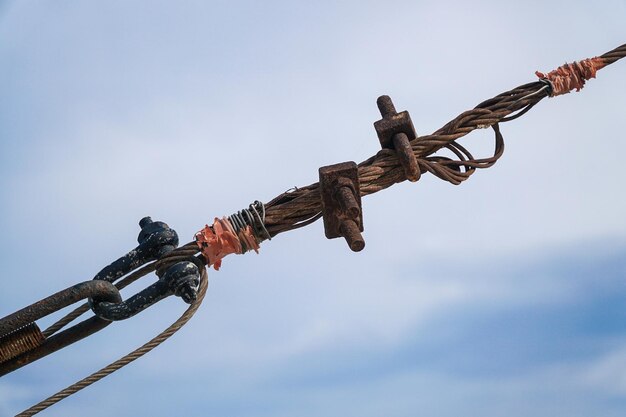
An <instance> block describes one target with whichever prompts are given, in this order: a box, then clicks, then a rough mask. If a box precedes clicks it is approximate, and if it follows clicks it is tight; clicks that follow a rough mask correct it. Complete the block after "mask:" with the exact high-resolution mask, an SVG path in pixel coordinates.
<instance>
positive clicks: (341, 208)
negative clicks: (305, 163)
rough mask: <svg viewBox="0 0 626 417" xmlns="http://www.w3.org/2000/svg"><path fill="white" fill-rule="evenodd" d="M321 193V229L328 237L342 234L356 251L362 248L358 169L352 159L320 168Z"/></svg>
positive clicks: (363, 245) (363, 243) (363, 244)
mask: <svg viewBox="0 0 626 417" xmlns="http://www.w3.org/2000/svg"><path fill="white" fill-rule="evenodd" d="M319 175H320V193H321V197H322V207H323V215H324V231H325V233H326V237H327V238H328V239H334V238H336V237H343V238H345V239H346V242H348V246H350V249H352V250H353V251H355V252H358V251H361V250H363V248H364V247H365V240H364V239H363V236H361V232H362V231H363V216H362V210H361V195H360V190H359V171H358V168H357V165H356V164H355V163H354V162H343V163H340V164H335V165H329V166H325V167H322V168H320V170H319Z"/></svg>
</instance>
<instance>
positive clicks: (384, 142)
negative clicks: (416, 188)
mask: <svg viewBox="0 0 626 417" xmlns="http://www.w3.org/2000/svg"><path fill="white" fill-rule="evenodd" d="M376 104H377V105H378V109H379V110H380V114H381V116H383V118H382V119H381V120H378V121H377V122H374V129H376V133H377V134H378V140H379V141H380V146H381V147H382V148H386V149H394V150H395V151H396V153H397V154H398V160H399V161H400V165H402V169H403V170H404V174H405V175H406V178H407V179H408V180H409V181H412V182H415V181H417V180H419V178H420V175H421V173H420V169H419V166H418V164H417V158H415V154H414V153H413V149H412V148H411V141H412V140H413V139H416V138H417V133H415V127H413V121H412V120H411V116H410V115H409V112H408V111H406V110H405V111H403V112H400V113H397V112H396V108H395V106H394V105H393V102H392V101H391V98H390V97H389V96H380V97H378V100H376Z"/></svg>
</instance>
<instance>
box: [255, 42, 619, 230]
mask: <svg viewBox="0 0 626 417" xmlns="http://www.w3.org/2000/svg"><path fill="white" fill-rule="evenodd" d="M624 56H626V44H624V45H621V46H619V47H617V48H615V49H613V50H612V51H609V52H607V53H605V54H603V55H601V56H599V57H598V58H599V59H600V60H601V61H602V62H603V63H604V66H606V65H610V64H612V63H614V62H616V61H617V60H619V59H622V58H624ZM551 92H552V88H551V85H550V83H549V82H546V81H543V80H540V81H535V82H532V83H528V84H524V85H521V86H519V87H517V88H514V89H512V90H510V91H507V92H504V93H502V94H498V95H497V96H495V97H493V98H491V99H489V100H485V101H483V102H482V103H480V104H478V105H477V106H476V107H475V108H473V109H472V110H468V111H466V112H464V113H461V114H460V115H459V116H457V117H456V118H454V119H453V120H451V121H450V122H448V123H447V124H446V125H444V126H443V127H442V128H440V129H438V130H437V131H435V132H434V133H433V134H431V135H427V136H422V137H419V138H417V139H414V140H413V141H412V142H411V147H412V149H413V153H414V154H415V157H416V158H417V162H418V166H419V168H420V171H421V173H425V172H430V173H431V174H434V175H436V176H437V177H439V178H441V179H442V180H444V181H448V182H450V183H452V184H455V185H458V184H460V183H461V182H463V181H465V180H467V179H468V178H469V177H470V176H471V175H472V174H473V173H474V172H475V171H476V169H482V168H488V167H490V166H492V165H493V164H494V163H495V162H496V161H497V160H498V159H499V158H500V156H501V155H502V151H503V149H504V143H503V140H502V136H501V135H500V131H499V127H498V124H499V123H502V122H508V121H511V120H514V119H515V118H517V117H519V116H521V115H523V114H524V113H526V112H527V111H528V110H530V109H531V108H532V107H534V106H535V105H536V104H537V103H539V102H540V101H541V100H543V99H544V98H546V97H549V96H551ZM486 127H491V128H493V129H494V131H495V134H496V140H495V145H496V146H495V151H494V154H493V156H491V157H488V158H482V159H475V158H474V157H473V156H472V155H471V153H470V152H469V151H468V150H467V149H465V148H464V147H463V146H462V145H460V144H459V143H458V142H457V139H459V138H461V137H463V136H465V135H467V134H468V133H470V132H472V131H474V130H476V129H481V128H486ZM444 149H445V150H448V151H450V152H452V154H453V155H454V156H455V157H456V158H457V159H456V160H453V159H450V158H447V157H443V156H437V155H435V153H436V152H438V151H440V150H444ZM405 179H406V177H405V175H404V172H403V170H402V168H401V166H400V164H399V163H398V158H397V156H396V154H395V152H394V151H393V150H389V149H383V150H381V151H379V152H378V153H377V154H376V155H374V156H372V157H371V158H369V159H367V160H365V161H363V162H361V163H360V164H359V182H360V184H361V196H366V195H369V194H373V193H375V192H378V191H380V190H384V189H385V188H388V187H390V186H392V185H393V184H395V183H398V182H402V181H404V180H405ZM318 187H319V184H318V183H315V184H311V185H309V186H306V187H302V188H298V189H296V190H294V191H290V192H287V193H283V194H281V195H279V196H278V197H276V198H274V199H273V200H272V201H270V202H269V203H267V204H266V222H265V225H266V227H267V229H268V230H269V232H270V234H271V235H272V236H275V235H277V234H278V233H282V232H286V231H288V230H293V229H296V228H299V227H302V226H305V225H307V224H310V223H312V222H314V221H315V220H317V219H319V218H320V217H321V214H320V213H321V210H322V204H321V200H320V196H319V189H318Z"/></svg>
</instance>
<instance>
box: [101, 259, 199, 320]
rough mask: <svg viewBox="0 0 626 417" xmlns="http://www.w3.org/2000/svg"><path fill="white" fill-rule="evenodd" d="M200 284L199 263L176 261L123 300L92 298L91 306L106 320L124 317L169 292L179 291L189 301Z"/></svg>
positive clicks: (122, 318)
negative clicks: (110, 300)
mask: <svg viewBox="0 0 626 417" xmlns="http://www.w3.org/2000/svg"><path fill="white" fill-rule="evenodd" d="M199 284H200V270H199V269H198V267H197V266H196V265H195V264H194V263H193V262H189V261H182V262H177V263H176V264H174V265H172V266H171V267H169V268H168V269H167V271H166V272H165V274H164V275H163V277H161V278H160V279H159V280H158V281H157V282H155V283H153V284H152V285H150V286H148V287H147V288H144V289H143V290H141V291H139V292H138V293H137V294H135V295H133V296H132V297H130V298H128V299H126V300H124V301H122V302H107V301H103V300H99V299H98V298H96V297H94V298H92V300H91V301H90V304H91V309H92V310H93V312H94V313H95V315H96V316H98V317H100V318H102V319H105V320H112V321H118V320H125V319H128V318H130V317H133V316H134V315H136V314H138V313H140V312H142V311H143V310H145V309H146V308H148V307H150V306H152V305H153V304H156V303H157V302H159V301H161V300H162V299H164V298H166V297H169V296H170V295H177V296H179V297H181V298H182V299H183V300H184V301H185V302H186V303H188V304H190V303H191V302H192V301H193V300H195V299H196V297H197V294H198V285H199Z"/></svg>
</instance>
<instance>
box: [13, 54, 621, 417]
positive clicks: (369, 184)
mask: <svg viewBox="0 0 626 417" xmlns="http://www.w3.org/2000/svg"><path fill="white" fill-rule="evenodd" d="M625 56H626V44H624V45H621V46H619V47H617V48H615V49H613V50H611V51H609V52H607V53H605V54H603V55H601V56H599V57H598V58H599V59H601V60H602V61H603V64H604V66H606V65H609V64H612V63H614V62H616V61H618V60H619V59H621V58H624V57H625ZM550 96H552V85H551V83H550V82H549V81H546V80H539V81H535V82H531V83H528V84H524V85H521V86H519V87H516V88H514V89H512V90H510V91H507V92H504V93H501V94H498V95H497V96H495V97H493V98H491V99H488V100H485V101H483V102H482V103H480V104H478V105H477V106H476V107H474V108H473V109H472V110H468V111H465V112H463V113H461V114H460V115H458V116H457V117H456V118H454V119H453V120H451V121H450V122H448V123H447V124H445V125H444V126H443V127H441V128H440V129H438V130H437V131H435V132H434V133H432V134H431V135H426V136H421V137H418V138H416V139H414V140H413V141H412V142H411V148H412V150H413V153H414V155H415V157H416V159H417V163H418V167H419V169H420V172H421V173H422V174H423V173H425V172H430V173H431V174H433V175H435V176H437V177H438V178H440V179H442V180H444V181H447V182H450V183H452V184H454V185H458V184H461V183H462V182H463V181H465V180H467V179H468V178H469V177H470V176H471V175H472V174H473V173H474V172H475V171H476V170H477V169H483V168H488V167H491V166H493V165H494V164H495V163H496V161H497V160H498V159H499V158H500V157H501V156H502V154H503V152H504V139H503V137H502V134H501V133H500V127H499V123H504V122H509V121H511V120H515V119H516V118H518V117H520V116H522V115H523V114H525V113H526V112H527V111H529V110H530V109H532V108H533V107H534V106H535V105H536V104H537V103H539V102H540V101H541V100H543V99H544V98H546V97H550ZM489 127H490V128H492V129H493V131H494V133H495V149H494V153H493V155H492V156H490V157H486V158H474V156H473V155H472V154H471V153H470V152H469V151H468V150H467V149H466V148H465V147H464V146H463V145H461V144H459V143H458V142H457V140H458V139H460V138H462V137H463V136H465V135H467V134H468V133H471V132H472V131H474V130H476V129H484V128H489ZM441 150H446V151H448V152H449V153H450V154H452V155H453V157H455V158H456V159H453V158H450V157H447V156H442V155H436V153H437V152H439V151H441ZM358 172H359V183H360V193H361V196H366V195H369V194H373V193H376V192H378V191H381V190H384V189H386V188H388V187H390V186H392V185H393V184H396V183H399V182H402V181H404V180H405V179H406V176H405V174H404V171H403V169H402V167H401V166H400V164H399V162H398V158H397V156H396V153H395V151H394V150H392V149H383V150H380V151H379V152H378V153H377V154H376V155H374V156H372V157H370V158H369V159H367V160H365V161H363V162H361V163H360V164H359V165H358ZM256 203H257V202H255V204H256ZM321 204H322V203H321V199H320V193H319V183H315V184H311V185H308V186H306V187H302V188H295V189H293V190H290V191H287V192H285V193H282V194H280V195H278V196H277V197H276V198H274V199H273V200H271V201H270V202H268V203H267V204H264V205H263V204H261V205H260V206H259V207H260V208H264V209H265V213H264V215H265V222H264V224H262V226H264V227H263V230H264V232H265V233H263V235H257V238H258V240H259V243H260V242H261V241H263V240H266V239H271V238H272V237H274V236H276V235H277V234H279V233H282V232H286V231H289V230H294V229H297V228H300V227H304V226H306V225H308V224H311V223H313V222H315V221H316V220H318V219H319V218H320V217H321V216H322V214H321V210H322V205H321ZM257 214H258V213H257ZM236 216H241V214H240V213H237V215H236ZM236 222H237V217H236V218H235V223H236ZM262 223H263V222H262ZM198 252H199V247H198V246H197V244H196V242H195V241H192V242H189V243H187V244H185V245H183V246H181V247H179V248H177V249H174V250H173V251H172V252H170V253H169V254H167V255H165V256H164V257H163V258H162V259H160V260H158V261H156V262H153V263H151V264H148V265H146V266H144V267H142V268H140V269H138V270H136V271H134V272H132V273H131V274H129V275H127V276H126V277H124V278H123V279H122V280H121V281H120V282H118V283H117V284H115V285H116V286H117V288H118V289H122V288H124V287H125V286H127V285H129V284H131V283H132V282H134V281H136V280H137V279H139V278H141V277H142V276H144V275H146V274H148V273H151V272H153V271H155V270H156V271H157V275H160V274H161V272H162V271H164V270H165V269H166V268H167V267H169V266H171V265H173V264H174V263H176V262H178V261H182V260H189V259H190V257H193V256H194V255H196V254H197V253H198ZM195 261H196V263H197V261H201V262H203V263H206V259H204V258H203V257H202V256H201V255H200V256H199V257H197V258H196V259H195ZM207 286H208V279H207V272H206V269H205V268H201V281H200V288H199V292H198V297H197V299H196V300H195V301H194V302H193V303H192V304H191V305H190V306H189V308H188V309H187V310H186V311H185V312H184V313H183V315H182V316H181V317H180V318H179V319H178V320H176V321H175V322H174V323H173V324H172V325H170V326H169V327H168V328H167V329H165V330H164V331H163V332H161V333H160V334H159V335H157V336H156V337H154V338H153V339H151V340H150V341H149V342H147V343H146V344H144V345H143V346H141V347H140V348H138V349H135V350H134V351H132V352H131V353H129V354H127V355H125V356H124V357H122V358H121V359H119V360H117V361H115V362H113V363H112V364H110V365H108V366H106V367H104V368H102V369H100V370H99V371H97V372H95V373H93V374H91V375H90V376H88V377H86V378H84V379H82V380H81V381H79V382H77V383H75V384H72V385H70V386H69V387H67V388H65V389H64V390H62V391H59V392H58V393H56V394H54V395H52V396H50V397H49V398H47V399H45V400H43V401H41V402H40V403H38V404H36V405H34V406H33V407H30V408H29V409H27V410H25V411H23V412H22V413H20V414H18V415H17V416H16V417H28V416H32V415H34V414H36V413H38V412H40V411H42V410H44V409H46V408H48V407H50V406H51V405H53V404H55V403H57V402H59V401H61V400H62V399H64V398H66V397H68V396H70V395H72V394H74V393H76V392H78V391H79V390H81V389H83V388H85V387H87V386H89V385H91V384H93V383H94V382H97V381H98V380H100V379H102V378H104V377H105V376H107V375H109V374H111V373H113V372H115V371H116V370H118V369H120V368H122V367H123V366H125V365H127V364H129V363H130V362H132V361H134V360H136V359H138V358H139V357H141V356H143V355H144V354H146V353H148V352H149V351H151V350H152V349H154V348H155V347H156V346H158V345H159V344H161V343H162V342H164V341H165V340H167V339H168V338H169V337H170V336H172V335H173V334H174V333H175V332H176V331H178V330H179V329H180V328H181V327H182V326H184V325H185V324H186V323H187V322H188V321H189V320H190V319H191V317H192V316H193V315H194V314H195V312H196V311H197V309H198V308H199V307H200V304H201V303H202V300H203V299H204V296H205V294H206V290H207ZM88 310H89V306H88V305H87V304H83V305H81V306H79V307H78V308H76V309H75V310H73V311H72V312H70V313H69V314H67V315H66V316H65V317H63V318H61V319H60V320H59V321H57V322H56V323H54V324H52V325H51V326H50V327H48V328H47V329H46V330H45V331H44V332H43V334H44V335H45V336H46V337H48V336H50V335H52V334H54V333H55V332H57V331H59V330H60V329H62V328H63V327H65V326H66V325H67V324H69V323H70V322H72V321H73V320H75V319H76V318H77V317H79V316H80V315H82V314H83V313H85V312H86V311H88Z"/></svg>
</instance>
